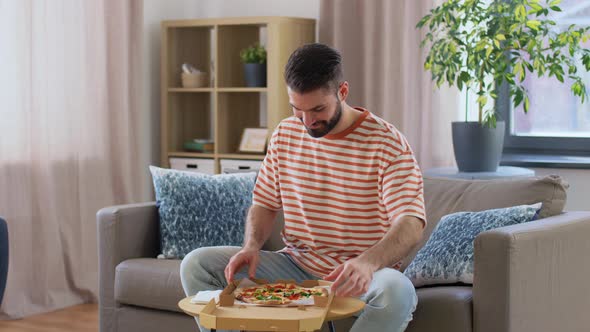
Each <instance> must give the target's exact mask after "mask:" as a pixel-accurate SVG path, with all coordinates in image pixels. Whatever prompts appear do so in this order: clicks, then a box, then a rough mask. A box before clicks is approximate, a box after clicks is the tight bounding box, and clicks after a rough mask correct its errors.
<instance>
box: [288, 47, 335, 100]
mask: <svg viewBox="0 0 590 332" xmlns="http://www.w3.org/2000/svg"><path fill="white" fill-rule="evenodd" d="M285 81H286V82H287V86H288V87H289V88H291V90H293V91H295V92H297V93H306V92H309V91H313V90H316V89H318V88H325V89H328V90H332V91H334V92H336V91H337V90H338V86H339V85H340V83H341V81H342V56H341V55H340V53H339V52H338V51H337V50H335V49H333V48H331V47H330V46H328V45H324V44H319V43H314V44H307V45H303V46H301V47H299V48H298V49H296V50H295V51H294V52H293V54H291V56H290V57H289V61H287V65H286V66H285Z"/></svg>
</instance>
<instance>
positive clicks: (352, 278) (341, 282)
mask: <svg viewBox="0 0 590 332" xmlns="http://www.w3.org/2000/svg"><path fill="white" fill-rule="evenodd" d="M376 271H377V267H376V266H374V265H373V264H370V263H369V262H367V261H365V260H363V259H359V257H355V258H352V259H349V260H348V261H346V263H344V264H342V265H339V266H338V267H337V268H336V269H335V270H334V271H332V273H330V274H328V275H327V276H326V277H324V280H328V281H334V283H333V284H332V287H331V291H332V292H333V293H334V294H335V295H336V296H359V295H362V294H364V293H366V292H367V291H368V290H369V285H370V284H371V281H372V280H373V273H375V272H376Z"/></svg>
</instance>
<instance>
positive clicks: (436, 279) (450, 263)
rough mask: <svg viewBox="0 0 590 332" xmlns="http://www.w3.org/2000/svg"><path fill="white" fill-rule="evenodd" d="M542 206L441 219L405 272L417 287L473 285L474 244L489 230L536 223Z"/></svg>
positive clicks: (481, 212)
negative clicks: (534, 221) (457, 284)
mask: <svg viewBox="0 0 590 332" xmlns="http://www.w3.org/2000/svg"><path fill="white" fill-rule="evenodd" d="M540 209H541V203H537V204H534V205H519V206H514V207H509V208H502V209H493V210H485V211H480V212H457V213H453V214H449V215H446V216H444V217H442V218H441V220H440V222H439V223H438V225H436V228H435V229H434V231H433V232H432V235H431V236H430V239H428V241H427V242H426V245H424V247H423V248H422V249H420V251H418V254H417V255H416V258H414V260H413V261H412V263H411V264H410V265H409V266H408V268H407V269H406V270H405V271H404V274H405V275H406V276H407V277H408V278H409V279H410V280H411V281H412V283H413V284H414V286H416V287H418V286H424V285H432V284H449V283H458V282H462V283H466V284H473V252H474V250H473V242H474V240H475V237H476V236H477V235H478V234H479V233H481V232H483V231H487V230H490V229H494V228H498V227H503V226H509V225H515V224H520V223H523V222H528V221H531V220H534V219H535V218H536V217H537V214H538V213H539V210H540Z"/></svg>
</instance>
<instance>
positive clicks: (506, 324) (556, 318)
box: [97, 176, 590, 332]
mask: <svg viewBox="0 0 590 332" xmlns="http://www.w3.org/2000/svg"><path fill="white" fill-rule="evenodd" d="M566 188H567V184H565V183H564V181H562V179H560V178H559V177H556V176H548V177H529V178H513V179H505V180H460V179H444V178H425V179H424V190H425V202H426V210H427V218H428V226H427V228H426V231H425V236H424V238H423V242H422V243H421V244H420V245H419V246H417V247H416V248H415V249H414V251H413V252H412V253H411V254H410V255H408V257H407V259H406V260H405V261H404V265H403V267H402V268H405V267H407V265H408V264H409V263H410V262H411V260H412V259H413V257H414V256H415V255H416V252H417V251H418V250H419V249H420V247H421V246H422V245H424V243H425V242H426V240H427V239H428V237H429V236H430V234H431V233H432V230H433V228H434V227H435V225H436V223H437V221H438V220H439V219H440V218H441V217H442V216H444V215H446V214H449V213H452V212H457V211H481V210H486V209H492V208H500V207H508V206H514V205H520V204H533V203H537V202H542V203H543V204H542V209H541V212H540V219H538V220H535V221H532V222H529V223H524V224H517V225H512V226H507V227H502V228H496V229H493V230H490V231H485V232H482V233H480V234H479V235H478V236H477V237H476V239H475V242H474V249H475V252H474V255H475V263H474V281H473V285H467V284H446V285H430V286H424V287H419V288H417V294H418V298H419V303H418V307H417V309H416V311H415V313H414V319H413V320H412V322H411V323H410V325H409V326H408V328H407V331H409V332H427V331H436V332H471V331H475V332H500V331H503V332H528V331H530V332H533V331H534V332H542V331H547V332H549V331H551V332H554V331H564V332H565V331H572V332H573V331H587V330H588V329H589V326H590V315H588V314H587V310H588V308H590V287H588V280H587V278H588V276H590V256H589V255H588V253H590V241H589V240H588V238H590V212H585V211H567V212H564V211H563V208H564V206H565V202H566ZM97 223H98V242H99V264H100V266H99V270H100V292H99V311H100V331H101V332H116V331H121V332H122V331H143V332H151V331H177V332H184V331H186V332H189V331H197V326H196V324H195V321H194V320H193V319H192V318H191V317H189V316H187V315H185V314H184V313H182V312H181V310H180V309H179V308H178V307H177V303H178V301H179V300H180V299H182V298H184V297H185V294H184V292H183V290H182V286H181V283H180V276H179V267H180V260H170V259H157V258H156V257H157V256H158V254H159V253H160V252H159V250H160V249H159V237H158V236H159V235H158V229H159V228H158V210H157V207H156V203H155V202H147V203H141V204H132V205H122V206H113V207H107V208H104V209H101V210H100V211H99V212H98V213H97ZM280 223H281V219H280V218H279V219H278V221H277V224H280ZM279 231H280V226H278V225H277V227H275V230H274V232H273V234H272V236H271V239H270V240H269V241H268V242H267V243H266V244H265V247H264V249H266V250H276V249H278V248H281V245H282V242H281V240H280V236H279ZM352 322H353V321H352V319H347V320H344V321H336V324H335V325H336V329H337V330H338V331H347V330H348V329H349V327H350V325H351V324H352Z"/></svg>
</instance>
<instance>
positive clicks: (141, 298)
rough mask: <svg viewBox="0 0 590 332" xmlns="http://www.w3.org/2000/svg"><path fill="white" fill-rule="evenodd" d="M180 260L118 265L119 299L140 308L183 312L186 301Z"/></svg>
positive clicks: (132, 260) (149, 259)
mask: <svg viewBox="0 0 590 332" xmlns="http://www.w3.org/2000/svg"><path fill="white" fill-rule="evenodd" d="M180 262H181V261H180V260H178V259H155V258H136V259H129V260H126V261H123V262H121V263H120V264H119V265H117V268H116V272H115V300H116V301H117V302H118V303H123V304H131V305H136V306H140V307H147V308H153V309H162V310H168V311H178V312H182V311H181V310H180V309H179V308H178V301H180V300H181V299H183V298H185V297H186V296H185V295H184V291H183V290H182V284H181V283H180Z"/></svg>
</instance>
